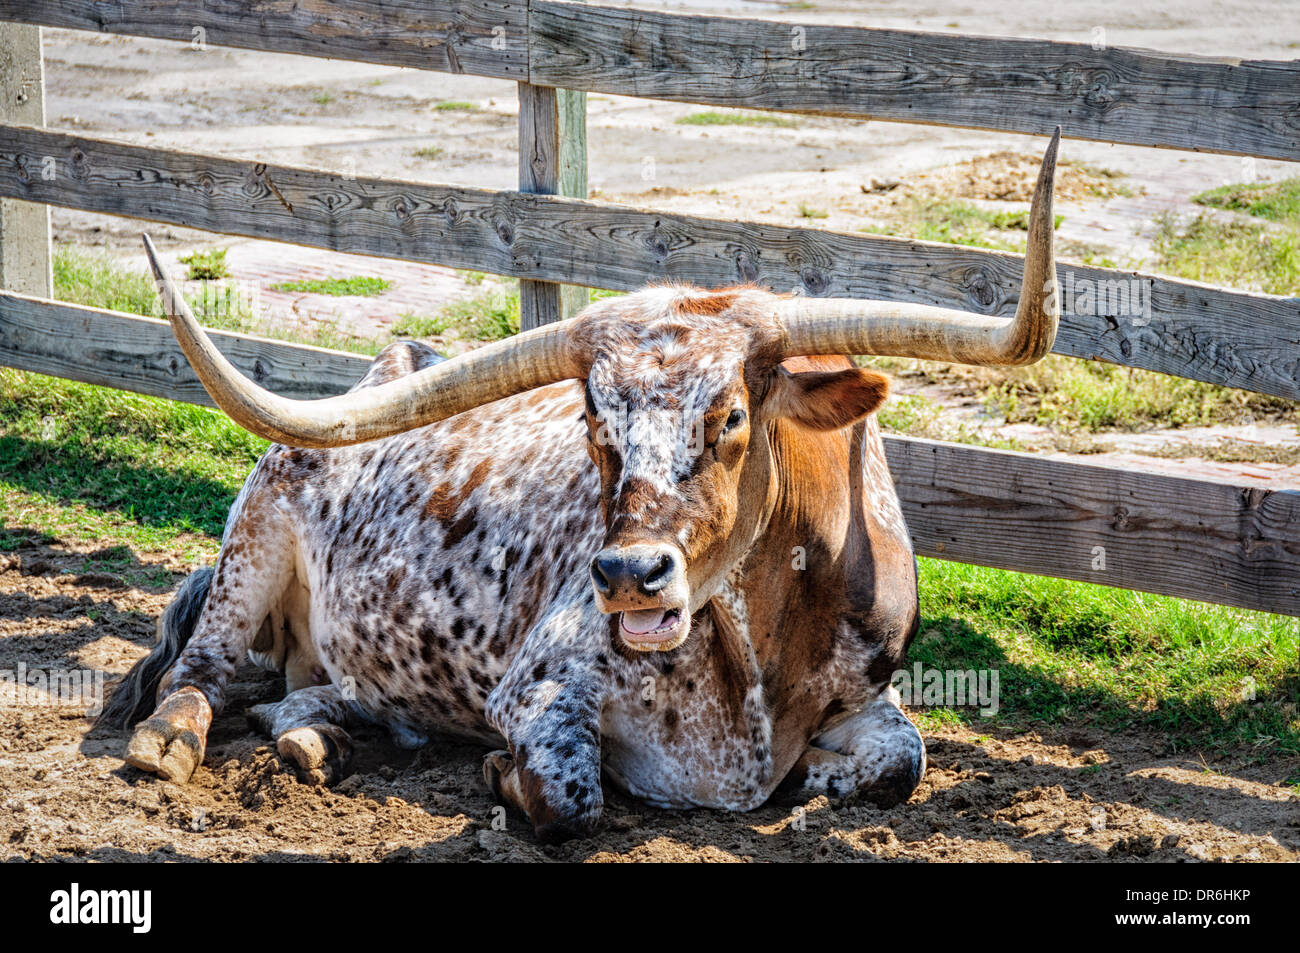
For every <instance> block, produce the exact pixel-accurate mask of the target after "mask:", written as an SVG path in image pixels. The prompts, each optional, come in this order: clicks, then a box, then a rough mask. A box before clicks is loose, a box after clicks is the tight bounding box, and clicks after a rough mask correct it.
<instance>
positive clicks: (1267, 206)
mask: <svg viewBox="0 0 1300 953" xmlns="http://www.w3.org/2000/svg"><path fill="white" fill-rule="evenodd" d="M1192 201H1193V202H1196V203H1198V204H1200V205H1206V206H1209V207H1210V208H1222V209H1228V210H1230V211H1234V212H1245V213H1246V214H1247V215H1254V216H1255V217H1256V218H1264V219H1268V220H1269V221H1270V222H1282V223H1284V224H1287V225H1300V177H1297V178H1294V179H1283V180H1282V181H1280V182H1245V183H1238V184H1236V185H1224V186H1220V187H1219V188H1217V189H1210V190H1209V191H1206V192H1202V193H1201V194H1199V195H1194V196H1192Z"/></svg>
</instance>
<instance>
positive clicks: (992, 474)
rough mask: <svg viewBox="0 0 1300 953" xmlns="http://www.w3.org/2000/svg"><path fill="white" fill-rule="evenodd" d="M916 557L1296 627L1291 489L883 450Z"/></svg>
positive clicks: (897, 443) (1021, 459)
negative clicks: (1198, 604)
mask: <svg viewBox="0 0 1300 953" xmlns="http://www.w3.org/2000/svg"><path fill="white" fill-rule="evenodd" d="M885 450H886V455H887V456H888V458H889V465H890V468H891V470H892V471H893V473H894V481H895V484H896V486H897V488H898V494H899V497H900V499H901V500H902V502H903V512H904V515H905V516H906V518H907V525H908V528H909V529H910V530H911V534H912V539H913V541H914V543H915V545H916V550H917V552H918V554H920V555H922V556H934V557H937V558H939V559H949V560H953V561H955V562H965V563H975V564H977V565H981V566H994V567H997V568H999V569H1014V570H1017V571H1020V572H1030V573H1037V574H1039V575H1047V576H1059V577H1062V578H1065V579H1076V580H1082V581H1085V582H1095V583H1100V584H1101V585H1105V586H1117V587H1119V588H1123V589H1137V590H1141V591H1143V592H1156V593H1161V594H1163V595H1169V596H1179V597H1182V598H1185V599H1197V600H1200V601H1203V602H1217V603H1221V604H1223V605H1232V606H1240V607H1242V608H1246V609H1260V610H1264V611H1268V612H1277V613H1284V614H1287V615H1300V489H1296V490H1266V489H1261V488H1258V487H1242V486H1238V485H1235V484H1232V483H1224V482H1217V481H1211V480H1200V479H1186V478H1180V477H1171V476H1165V475H1163V474H1153V473H1143V472H1141V471H1137V470H1125V469H1120V468H1117V467H1109V466H1098V465H1096V464H1082V463H1073V462H1069V461H1064V460H1055V459H1049V458H1044V457H1036V456H1033V455H1030V454H1022V453H1011V452H1008V451H1003V450H984V449H977V448H974V447H962V446H957V445H954V444H945V443H938V442H936V441H932V440H917V439H912V438H906V437H892V438H887V439H886V442H885Z"/></svg>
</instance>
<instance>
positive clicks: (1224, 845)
mask: <svg viewBox="0 0 1300 953" xmlns="http://www.w3.org/2000/svg"><path fill="white" fill-rule="evenodd" d="M88 555H90V556H91V557H92V560H93V553H90V552H88V551H87V550H86V549H85V548H84V547H79V548H71V547H65V546H61V545H59V544H50V543H48V542H43V541H41V540H40V539H39V538H37V537H35V536H33V537H32V538H31V539H30V540H29V541H28V542H26V543H24V544H23V545H21V546H20V547H19V548H18V549H17V550H16V551H15V552H13V553H9V554H4V555H0V671H2V670H8V671H15V670H19V666H20V665H22V666H25V670H26V671H27V672H28V673H32V672H34V671H36V670H41V671H49V670H52V669H71V668H82V667H88V668H91V669H96V670H102V671H106V672H108V673H110V678H111V676H112V675H116V674H121V673H123V672H125V671H126V670H127V668H129V667H130V665H131V664H132V663H133V662H134V660H135V659H137V658H139V657H140V656H141V655H143V654H144V652H145V649H146V647H147V646H148V645H149V644H150V643H151V641H152V638H153V628H154V618H155V617H156V616H157V614H158V613H159V612H161V611H162V609H163V607H164V606H165V605H166V602H167V600H168V598H169V597H168V595H167V588H168V587H169V583H168V578H167V577H168V576H169V571H171V570H175V569H176V568H177V564H176V562H175V561H174V560H169V559H168V558H167V557H166V556H165V555H162V554H157V555H154V556H149V557H145V558H144V559H142V560H141V561H140V563H139V564H138V565H136V566H133V567H131V568H130V569H129V570H126V571H124V572H122V573H120V574H112V573H102V572H100V573H93V572H92V573H81V574H79V575H78V574H76V573H77V571H78V570H79V569H80V568H81V567H84V566H85V564H86V562H87V556H88ZM140 576H145V577H148V578H149V579H150V580H151V582H155V583H159V585H152V586H149V587H142V586H141V585H133V584H132V583H131V580H132V579H135V578H138V577H140ZM179 579H180V575H179V573H177V574H175V575H172V578H171V582H173V583H174V582H175V581H178V580H179ZM6 688H7V687H4V686H0V694H2V693H3V691H4V690H6ZM281 692H283V683H282V682H281V681H280V680H278V679H276V678H273V677H271V676H269V675H267V674H266V673H265V672H263V671H261V670H260V669H257V668H254V667H252V666H245V667H244V668H242V669H241V670H240V672H239V674H238V676H237V678H236V681H235V683H234V684H233V686H232V690H231V692H230V701H229V705H228V707H227V708H226V711H225V712H224V713H223V714H222V715H221V716H220V717H219V718H218V719H217V720H216V722H215V723H214V724H213V727H212V733H211V736H210V738H209V746H208V753H207V759H206V761H205V762H204V765H203V766H202V767H201V768H199V770H198V771H197V772H196V774H195V776H194V777H193V779H192V780H191V781H190V783H189V784H184V785H179V784H172V783H170V782H165V781H160V780H158V779H156V778H154V777H152V776H148V775H145V774H142V773H141V772H139V771H136V770H135V769H133V768H129V767H126V766H125V765H124V764H123V763H122V761H121V757H120V756H121V753H122V750H123V745H124V741H125V739H124V737H123V736H122V735H121V734H120V733H117V732H111V731H103V730H98V729H96V730H90V721H89V719H87V718H86V717H85V716H84V714H83V708H82V707H79V706H76V705H54V704H49V703H48V702H49V701H50V699H49V698H48V697H44V696H41V697H35V696H31V695H30V694H29V697H27V698H26V699H25V701H26V702H27V704H26V705H13V704H11V703H6V704H2V705H0V860H11V859H19V858H21V859H28V860H53V859H71V860H101V861H115V860H133V861H135V860H140V861H154V862H162V861H179V860H355V861H361V860H367V861H368V860H382V861H390V862H402V861H414V860H468V861H503V860H504V861H509V860H557V861H578V860H582V861H599V862H619V861H647V860H648V861H705V860H708V861H786V860H801V861H871V860H888V859H906V860H918V861H985V860H989V861H992V860H996V861H1030V860H1039V861H1073V860H1080V861H1081V860H1119V861H1215V860H1259V861H1297V860H1300V800H1298V799H1297V798H1296V797H1295V796H1294V795H1293V794H1292V793H1291V792H1290V790H1289V789H1288V788H1286V787H1284V786H1283V785H1282V784H1281V783H1280V782H1281V780H1282V779H1284V778H1286V777H1288V776H1292V775H1294V774H1295V773H1296V772H1297V770H1298V769H1300V760H1298V759H1290V760H1285V761H1284V760H1275V761H1273V762H1271V763H1269V764H1267V765H1263V766H1261V765H1258V764H1251V761H1250V758H1249V755H1250V753H1249V752H1246V751H1243V752H1240V753H1239V755H1238V756H1234V757H1229V758H1225V759H1222V760H1220V761H1217V762H1215V763H1211V764H1206V763H1204V762H1202V761H1200V760H1199V759H1198V758H1196V757H1195V756H1188V755H1178V756H1174V755H1170V754H1168V753H1167V751H1166V747H1165V744H1164V741H1163V739H1162V738H1161V737H1160V736H1159V735H1158V734H1152V733H1143V734H1121V735H1110V734H1105V733H1101V732H1092V731H1087V730H1084V731H1056V732H1047V731H1044V732H1042V733H1033V732H1031V733H1019V734H1010V733H1007V734H1005V735H1003V736H997V735H995V736H993V737H985V736H981V735H977V734H976V733H975V732H972V731H968V730H957V729H949V730H943V731H940V732H934V733H928V734H927V735H926V744H927V746H928V750H929V757H930V767H929V771H928V772H927V774H926V776H925V780H924V781H923V783H922V784H921V787H920V789H919V790H918V791H917V792H916V793H915V794H914V795H913V797H912V799H911V801H909V802H908V803H907V804H905V805H902V806H899V807H896V808H893V809H889V810H881V809H878V808H875V807H873V806H871V805H869V804H863V803H856V802H854V801H853V800H852V799H848V800H844V801H838V802H828V801H827V799H826V798H816V799H814V800H812V801H810V802H808V803H807V804H805V805H802V806H800V805H793V806H790V805H786V806H767V807H763V808H760V809H759V810H757V811H754V812H753V813H751V814H746V815H733V814H725V813H720V812H714V811H693V812H682V811H660V810H656V809H653V808H650V807H647V806H645V805H643V804H640V803H638V802H636V801H634V800H632V799H630V798H627V797H623V796H620V795H618V794H615V793H612V792H609V791H607V802H606V806H605V815H604V821H603V823H602V825H601V827H600V829H599V831H598V832H597V834H596V835H595V836H593V837H590V838H587V839H584V840H578V841H572V842H570V843H567V844H564V845H560V846H546V845H541V844H539V843H538V842H537V841H536V840H535V839H534V838H533V836H532V831H531V828H530V827H529V825H528V824H527V822H526V821H525V820H524V819H523V818H522V817H520V816H517V815H514V814H505V813H504V809H502V808H499V807H498V806H497V805H496V804H495V803H494V802H493V800H492V799H491V797H490V795H489V794H488V791H487V788H486V786H485V785H484V783H483V779H482V774H481V769H480V766H481V763H482V756H483V754H484V753H485V749H484V748H483V747H481V746H477V745H470V744H462V743H458V742H453V741H443V740H435V741H433V742H431V743H430V744H429V745H428V746H427V747H425V748H424V749H422V750H420V751H418V752H415V753H412V752H408V751H402V750H400V749H398V748H396V747H394V746H393V745H392V744H391V743H390V742H389V741H388V740H387V737H386V735H384V734H383V733H381V732H376V731H372V730H357V731H356V732H354V740H355V742H356V750H357V761H356V765H355V769H356V770H355V773H353V774H352V775H351V776H349V777H348V778H345V779H344V780H343V781H342V782H340V783H339V784H338V785H337V786H336V787H334V788H333V789H326V788H314V787H308V786H306V785H304V784H301V783H299V782H298V781H297V780H296V778H295V777H294V775H293V773H292V771H290V770H289V769H287V768H286V767H285V766H284V765H283V764H282V763H281V762H280V760H279V758H278V757H277V756H276V754H275V752H274V750H273V748H272V747H271V746H270V745H269V743H268V741H267V739H265V738H263V737H259V736H258V735H256V734H255V733H253V732H252V731H250V729H249V728H248V726H247V724H246V723H245V720H244V716H243V712H244V710H245V709H246V708H247V707H248V706H250V705H253V704H257V703H258V702H263V701H271V700H275V699H277V698H279V697H280V693H281ZM502 822H504V827H502Z"/></svg>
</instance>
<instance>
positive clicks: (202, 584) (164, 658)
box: [95, 568, 212, 728]
mask: <svg viewBox="0 0 1300 953" xmlns="http://www.w3.org/2000/svg"><path fill="white" fill-rule="evenodd" d="M211 585H212V569H211V568H207V569H200V570H198V571H197V572H193V573H190V575H189V576H188V577H187V578H186V580H185V581H184V582H183V583H181V587H180V588H179V589H177V590H176V596H175V598H174V599H172V601H171V604H170V605H169V606H167V609H166V610H165V611H164V612H163V614H162V618H161V619H159V620H158V641H157V642H156V643H155V644H154V647H153V651H152V652H150V653H149V654H148V655H146V656H145V657H144V658H142V659H140V661H138V662H136V663H135V665H134V666H133V667H132V669H131V671H129V672H127V673H126V677H125V678H123V679H122V681H121V682H119V683H118V685H117V687H116V688H115V689H114V690H113V697H112V698H110V699H109V700H108V704H106V705H105V706H104V710H103V711H102V712H100V715H99V718H97V719H96V720H95V726H96V727H100V726H106V727H110V728H130V727H131V726H132V725H134V724H135V723H136V722H138V721H140V720H141V719H143V718H144V717H146V716H147V715H149V714H151V713H152V712H153V710H154V706H155V705H156V704H157V698H156V695H157V693H158V683H159V682H161V681H162V678H163V676H164V675H166V674H167V672H168V670H169V669H171V667H172V665H173V664H174V663H175V662H176V659H178V658H179V657H180V654H181V652H182V651H184V649H185V646H186V644H187V643H188V642H189V641H190V636H192V635H193V634H194V626H195V625H197V624H198V621H199V613H200V612H202V611H203V604H204V602H206V601H207V598H208V587H209V586H211Z"/></svg>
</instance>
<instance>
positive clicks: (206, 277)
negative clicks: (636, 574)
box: [180, 248, 230, 281]
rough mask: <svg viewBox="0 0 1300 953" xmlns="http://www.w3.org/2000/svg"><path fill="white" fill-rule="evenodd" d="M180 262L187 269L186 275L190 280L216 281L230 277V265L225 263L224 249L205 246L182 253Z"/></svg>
mask: <svg viewBox="0 0 1300 953" xmlns="http://www.w3.org/2000/svg"><path fill="white" fill-rule="evenodd" d="M180 263H181V264H182V265H185V266H186V267H187V268H188V269H189V271H188V273H187V275H186V277H187V278H189V280H190V281H216V280H218V279H220V278H229V277H230V266H229V265H227V264H226V249H224V248H207V249H202V250H199V251H192V252H190V253H189V254H188V255H182V256H181V258H180Z"/></svg>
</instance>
